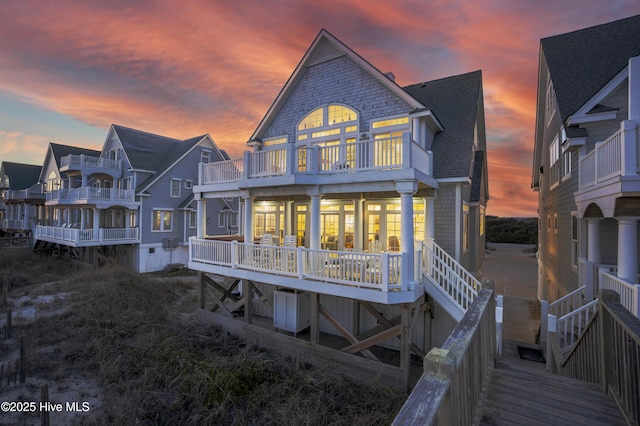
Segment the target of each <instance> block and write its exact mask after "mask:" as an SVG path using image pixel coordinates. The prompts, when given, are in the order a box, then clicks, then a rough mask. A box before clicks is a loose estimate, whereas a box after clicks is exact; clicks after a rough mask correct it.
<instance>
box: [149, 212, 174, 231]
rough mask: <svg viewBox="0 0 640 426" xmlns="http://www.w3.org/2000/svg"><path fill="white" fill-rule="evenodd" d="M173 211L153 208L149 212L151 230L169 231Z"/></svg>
mask: <svg viewBox="0 0 640 426" xmlns="http://www.w3.org/2000/svg"><path fill="white" fill-rule="evenodd" d="M172 218H173V212H172V211H171V210H153V211H152V212H151V230H152V231H157V232H169V231H171V224H172Z"/></svg>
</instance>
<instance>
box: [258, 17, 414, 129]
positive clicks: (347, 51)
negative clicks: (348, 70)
mask: <svg viewBox="0 0 640 426" xmlns="http://www.w3.org/2000/svg"><path fill="white" fill-rule="evenodd" d="M323 42H326V43H330V44H331V45H332V47H333V48H334V49H336V50H337V51H339V52H342V53H343V54H344V55H346V56H348V57H349V58H350V59H351V60H352V61H353V62H355V63H356V64H357V65H359V66H360V67H361V68H362V69H363V70H365V71H366V72H368V73H369V74H370V75H371V76H372V77H373V78H375V79H376V80H378V81H379V82H380V83H382V85H384V86H385V87H387V88H388V89H389V90H391V91H392V92H393V93H394V94H395V95H396V96H398V97H399V98H401V99H402V100H403V101H405V102H406V103H407V104H408V105H409V106H410V107H413V109H421V108H424V107H425V106H424V105H422V104H421V103H420V102H418V101H417V100H416V99H415V98H414V97H413V96H410V95H409V94H408V93H407V92H405V91H404V90H403V89H402V88H401V87H400V86H399V85H398V84H397V83H396V82H395V81H393V80H391V79H390V78H389V77H387V76H386V75H385V74H383V73H382V72H381V71H380V70H378V69H377V68H375V67H374V66H373V65H371V64H370V63H369V62H367V61H366V60H364V59H363V58H362V57H361V56H360V55H358V54H357V53H356V52H354V51H353V50H351V48H349V47H348V46H347V45H345V44H344V43H342V42H341V41H339V40H338V39H337V38H335V37H334V36H333V35H331V34H330V33H329V32H328V31H327V30H324V29H323V30H321V31H320V33H319V34H318V36H317V37H316V38H315V40H314V41H313V43H311V46H310V47H309V49H308V50H307V52H306V53H305V54H304V56H303V57H302V59H301V60H300V63H298V66H297V67H296V68H295V70H294V71H293V73H292V74H291V76H290V77H289V79H288V80H287V82H286V83H285V85H284V87H283V88H282V89H281V90H280V93H278V96H277V97H276V99H275V100H274V101H273V103H272V104H271V106H270V107H269V110H268V111H267V113H266V114H265V115H264V117H263V118H262V120H261V121H260V124H258V127H257V128H256V130H255V131H254V132H253V134H252V135H251V137H250V138H249V140H250V141H251V140H254V139H255V138H256V137H258V135H260V134H261V133H262V132H263V131H264V130H265V129H266V128H267V127H268V126H269V124H270V123H271V119H272V117H274V116H275V114H276V113H277V111H278V110H279V109H280V107H281V106H282V105H283V103H284V102H285V100H286V99H287V98H288V97H289V95H290V93H291V91H292V90H293V89H294V88H295V87H296V85H297V83H298V79H299V78H300V76H301V75H302V73H303V70H304V69H305V68H306V67H307V66H309V65H311V64H312V62H311V59H312V58H313V55H314V53H316V51H317V49H318V47H319V46H320V45H321V43H323ZM333 56H334V57H338V56H342V55H340V54H336V55H333Z"/></svg>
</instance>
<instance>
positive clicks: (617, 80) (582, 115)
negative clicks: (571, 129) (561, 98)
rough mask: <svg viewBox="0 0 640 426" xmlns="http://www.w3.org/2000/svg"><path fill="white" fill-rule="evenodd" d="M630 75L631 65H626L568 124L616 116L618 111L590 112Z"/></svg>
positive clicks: (570, 118) (568, 120)
mask: <svg viewBox="0 0 640 426" xmlns="http://www.w3.org/2000/svg"><path fill="white" fill-rule="evenodd" d="M628 76H629V65H627V66H625V67H624V68H623V69H622V70H621V71H620V72H619V73H618V74H617V75H616V76H615V77H613V78H612V79H611V80H609V82H608V83H607V84H605V85H604V86H603V87H602V89H600V90H598V92H596V94H595V95H593V97H591V99H589V100H588V101H587V102H586V103H585V104H584V105H583V106H582V107H581V108H580V109H578V110H577V111H576V112H575V113H573V115H571V116H570V117H569V118H568V119H567V124H568V125H569V126H573V125H576V124H581V123H590V122H593V121H601V120H612V119H615V118H616V114H617V112H616V111H607V112H601V113H596V114H589V111H591V110H592V109H593V108H594V107H595V106H596V105H597V104H598V103H599V102H600V101H602V100H603V99H604V98H606V97H607V96H608V95H609V94H610V93H611V92H612V91H613V90H615V89H616V88H617V87H618V86H620V85H621V84H622V82H623V81H624V80H625V79H626V78H627V77H628Z"/></svg>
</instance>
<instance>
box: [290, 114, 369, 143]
mask: <svg viewBox="0 0 640 426" xmlns="http://www.w3.org/2000/svg"><path fill="white" fill-rule="evenodd" d="M357 119H358V113H357V112H356V111H355V110H353V109H351V108H349V107H346V106H344V105H328V106H326V107H320V108H316V109H314V110H313V111H311V112H310V113H308V114H307V115H306V116H305V117H304V118H303V119H302V121H300V123H299V124H298V137H297V140H298V141H303V140H308V139H322V138H326V137H329V136H336V135H342V134H348V133H355V132H357V131H358V126H357Z"/></svg>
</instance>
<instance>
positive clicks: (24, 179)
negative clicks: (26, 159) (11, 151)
mask: <svg viewBox="0 0 640 426" xmlns="http://www.w3.org/2000/svg"><path fill="white" fill-rule="evenodd" d="M41 170H42V166H35V165H33V164H21V163H12V162H9V161H4V162H2V165H0V226H1V229H2V235H4V236H28V235H31V230H32V228H33V227H34V226H35V225H36V224H37V221H38V219H39V217H40V213H41V209H42V207H43V206H44V192H43V191H42V185H40V184H39V183H38V178H39V176H40V171H41Z"/></svg>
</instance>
